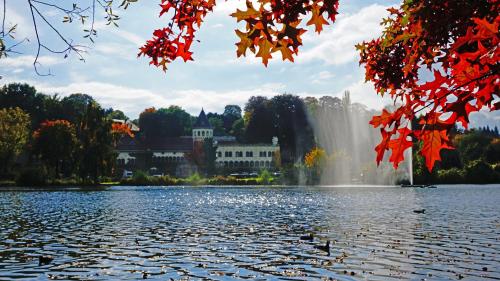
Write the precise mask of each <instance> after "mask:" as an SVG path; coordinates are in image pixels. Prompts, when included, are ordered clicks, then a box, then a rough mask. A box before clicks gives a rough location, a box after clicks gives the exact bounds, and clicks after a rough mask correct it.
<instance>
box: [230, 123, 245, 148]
mask: <svg viewBox="0 0 500 281" xmlns="http://www.w3.org/2000/svg"><path fill="white" fill-rule="evenodd" d="M230 134H231V135H232V136H234V137H235V138H236V140H237V141H239V142H244V141H245V120H243V118H240V119H238V120H236V121H234V123H233V126H232V127H231V131H230Z"/></svg>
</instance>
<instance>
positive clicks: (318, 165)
mask: <svg viewBox="0 0 500 281" xmlns="http://www.w3.org/2000/svg"><path fill="white" fill-rule="evenodd" d="M326 156H327V155H326V152H325V150H324V149H321V148H318V147H314V148H313V149H311V151H309V152H308V153H307V154H306V155H305V156H304V164H305V165H306V167H307V168H309V169H310V170H311V171H312V173H313V175H314V177H316V178H319V177H320V176H321V169H322V168H323V166H324V165H325V159H326Z"/></svg>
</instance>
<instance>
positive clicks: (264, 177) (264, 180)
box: [257, 169, 273, 184]
mask: <svg viewBox="0 0 500 281" xmlns="http://www.w3.org/2000/svg"><path fill="white" fill-rule="evenodd" d="M272 181H273V177H272V176H271V173H269V171H268V170H266V169H264V170H261V171H260V173H259V177H258V178H257V183H259V184H270V183H271V182H272Z"/></svg>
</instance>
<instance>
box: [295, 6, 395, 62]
mask: <svg viewBox="0 0 500 281" xmlns="http://www.w3.org/2000/svg"><path fill="white" fill-rule="evenodd" d="M387 8H388V7H386V6H381V5H378V4H373V5H370V6H368V7H364V8H362V9H361V10H359V12H357V13H355V14H351V15H349V14H347V15H346V14H341V15H339V17H338V19H337V21H336V22H335V23H334V24H333V26H332V27H331V28H330V29H326V30H324V31H323V32H322V33H321V34H319V35H318V34H316V33H313V32H312V31H310V32H308V33H306V34H305V35H304V45H305V46H311V45H312V46H313V47H312V48H308V49H307V50H305V51H303V52H302V53H299V56H297V62H298V63H304V62H310V61H315V60H320V61H324V62H325V63H327V64H331V65H340V64H345V63H349V62H353V61H355V60H356V59H357V58H358V53H357V51H356V49H355V48H354V45H355V44H357V43H360V42H362V41H363V40H370V39H372V38H375V37H377V36H378V35H379V34H381V31H382V27H381V26H380V21H381V18H383V17H384V16H385V15H386V14H387V11H386V9H387Z"/></svg>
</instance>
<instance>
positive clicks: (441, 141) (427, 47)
mask: <svg viewBox="0 0 500 281" xmlns="http://www.w3.org/2000/svg"><path fill="white" fill-rule="evenodd" d="M389 12H390V16H389V17H388V18H386V19H384V20H383V22H382V24H383V25H384V26H385V30H384V32H383V34H382V36H381V37H380V38H377V39H374V40H372V41H369V42H364V43H362V44H359V45H358V46H357V48H358V50H359V51H360V53H361V60H360V62H361V63H362V64H363V65H364V66H365V68H366V80H367V81H371V82H372V83H373V84H374V86H375V89H376V90H377V92H378V93H379V94H380V95H389V96H390V97H391V98H392V99H393V100H394V102H395V106H396V108H395V109H394V110H392V111H388V110H383V111H382V114H381V115H377V116H374V118H373V119H372V121H371V124H372V125H373V126H375V127H380V128H381V129H380V130H381V134H382V141H381V143H380V144H379V145H378V146H377V147H376V151H377V162H380V161H381V160H382V158H383V156H384V153H385V152H386V151H387V150H391V156H390V159H389V160H390V161H391V162H393V164H394V166H395V167H397V166H398V164H399V163H400V162H401V161H402V160H403V158H404V157H403V152H404V151H405V150H406V149H407V148H410V147H411V146H412V143H413V142H414V141H422V143H423V145H422V148H421V154H422V155H423V156H424V157H425V162H426V166H427V168H428V169H429V170H432V168H433V167H434V164H435V162H436V161H438V160H440V159H441V154H440V152H441V150H442V149H452V148H453V147H452V144H451V141H450V139H449V136H448V132H449V131H450V130H451V129H452V128H453V126H454V124H455V123H459V124H460V125H462V126H463V127H465V128H467V126H468V124H469V115H470V113H472V112H476V111H479V110H482V109H487V110H497V109H499V107H500V103H499V102H498V97H499V95H498V93H499V90H500V88H499V82H500V77H499V70H500V65H499V63H498V61H499V58H500V48H499V44H500V39H499V35H498V28H499V24H500V16H499V12H500V8H499V3H498V1H497V0H481V1H466V0H461V1H441V0H439V1H437V0H436V1H423V0H418V1H417V0H413V1H409V0H406V1H404V2H403V4H402V5H401V6H400V7H399V8H391V9H389ZM426 76H430V77H431V78H430V79H426ZM416 117H419V120H420V122H419V124H418V126H416V127H411V126H410V125H411V121H412V120H414V119H415V118H416Z"/></svg>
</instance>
